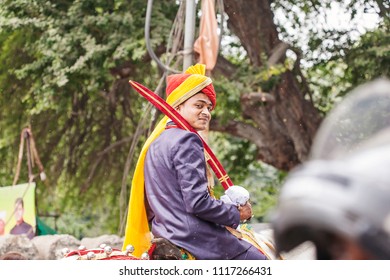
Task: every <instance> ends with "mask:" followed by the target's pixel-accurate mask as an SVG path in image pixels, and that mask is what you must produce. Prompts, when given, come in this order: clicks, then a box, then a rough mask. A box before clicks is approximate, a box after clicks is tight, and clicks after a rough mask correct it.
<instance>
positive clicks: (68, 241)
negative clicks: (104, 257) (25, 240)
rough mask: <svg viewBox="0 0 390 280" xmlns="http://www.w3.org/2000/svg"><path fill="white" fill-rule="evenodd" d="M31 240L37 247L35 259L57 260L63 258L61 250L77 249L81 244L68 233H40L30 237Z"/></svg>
mask: <svg viewBox="0 0 390 280" xmlns="http://www.w3.org/2000/svg"><path fill="white" fill-rule="evenodd" d="M32 242H33V243H34V244H35V246H36V247H37V248H38V251H39V254H38V257H37V259H40V260H58V259H62V258H63V253H62V250H63V249H64V248H68V249H69V250H71V251H72V250H77V249H78V248H79V246H80V245H81V243H80V240H78V239H76V238H75V237H74V236H71V235H68V234H55V235H41V236H36V237H34V238H33V239H32Z"/></svg>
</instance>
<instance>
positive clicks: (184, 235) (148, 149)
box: [124, 64, 266, 260]
mask: <svg viewBox="0 0 390 280" xmlns="http://www.w3.org/2000/svg"><path fill="white" fill-rule="evenodd" d="M204 74H205V66H204V65H201V64H197V65H195V66H192V67H190V68H189V69H188V70H187V71H186V72H185V73H184V74H176V75H171V76H169V77H168V82H167V89H166V92H167V96H168V97H167V102H168V103H169V104H170V105H171V106H172V107H173V108H175V110H177V111H178V112H179V113H180V114H181V115H182V117H183V118H184V119H185V120H186V121H187V122H188V123H189V124H190V125H191V126H192V127H193V128H194V129H195V130H197V131H198V132H201V131H204V130H206V129H207V127H208V124H209V122H210V119H211V114H210V112H211V110H212V109H214V107H215V104H216V94H215V91H214V87H213V85H212V81H211V79H210V78H208V77H206V76H205V75H204ZM144 187H145V189H144ZM144 190H145V192H144ZM144 194H146V196H145V197H144ZM144 202H145V204H146V205H143V204H144ZM146 209H147V210H146ZM251 215H252V209H251V205H250V203H247V204H245V205H243V206H239V207H237V206H236V205H234V204H229V203H224V202H223V201H221V200H217V199H215V198H213V196H212V194H211V191H210V186H209V184H208V180H207V171H206V160H205V154H204V147H203V144H202V141H201V139H200V138H199V136H198V135H196V134H195V133H192V132H189V131H186V130H182V129H180V128H178V127H177V126H176V125H175V124H174V123H173V122H172V121H169V120H168V119H167V118H166V117H165V118H164V119H163V120H162V121H161V122H160V123H159V124H158V126H157V127H156V129H155V130H154V131H153V133H152V135H151V136H150V137H149V139H148V140H147V141H146V144H145V146H144V148H143V150H142V152H141V156H140V159H139V160H138V163H137V167H136V171H135V174H134V177H133V183H132V193H131V197H130V207H129V214H128V221H127V228H126V236H125V242H124V247H126V246H127V245H129V244H132V245H134V247H135V250H136V251H135V254H136V255H137V254H140V253H143V252H144V251H145V250H147V249H148V247H149V246H150V236H149V234H148V231H149V229H148V226H147V222H150V223H151V226H152V234H153V236H154V237H161V238H165V239H167V240H169V241H170V242H171V243H173V244H174V245H176V246H178V247H179V248H182V249H184V250H186V251H187V252H189V253H190V254H191V255H193V256H194V257H195V258H196V259H262V260H263V259H266V258H265V256H264V255H263V254H262V253H261V252H260V251H259V250H258V249H257V248H255V247H254V246H253V245H251V244H250V243H248V242H246V241H244V240H242V239H239V238H238V237H236V236H235V235H233V234H232V233H231V231H234V229H235V228H237V226H238V225H239V223H240V221H243V220H246V219H248V218H250V217H251ZM146 216H147V217H148V220H146ZM140 217H142V218H140ZM229 228H230V229H231V228H232V229H233V230H229ZM140 240H141V241H140ZM137 247H138V248H137ZM137 250H138V251H137Z"/></svg>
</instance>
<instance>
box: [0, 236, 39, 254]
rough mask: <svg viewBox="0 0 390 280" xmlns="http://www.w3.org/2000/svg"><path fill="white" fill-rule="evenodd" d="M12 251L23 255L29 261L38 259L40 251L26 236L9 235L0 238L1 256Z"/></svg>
mask: <svg viewBox="0 0 390 280" xmlns="http://www.w3.org/2000/svg"><path fill="white" fill-rule="evenodd" d="M11 251H15V252H19V253H21V254H22V255H23V256H25V257H26V258H27V259H29V260H37V259H38V249H37V247H36V246H35V244H34V243H33V242H32V240H30V239H28V237H27V236H26V235H12V234H8V235H5V236H1V237H0V255H3V254H5V253H7V252H11Z"/></svg>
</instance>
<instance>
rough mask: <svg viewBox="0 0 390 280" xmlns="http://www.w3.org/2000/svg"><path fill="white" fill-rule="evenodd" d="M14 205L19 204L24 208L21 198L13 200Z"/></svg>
mask: <svg viewBox="0 0 390 280" xmlns="http://www.w3.org/2000/svg"><path fill="white" fill-rule="evenodd" d="M16 204H20V205H22V207H24V202H23V198H21V197H18V198H17V199H16V200H15V205H16Z"/></svg>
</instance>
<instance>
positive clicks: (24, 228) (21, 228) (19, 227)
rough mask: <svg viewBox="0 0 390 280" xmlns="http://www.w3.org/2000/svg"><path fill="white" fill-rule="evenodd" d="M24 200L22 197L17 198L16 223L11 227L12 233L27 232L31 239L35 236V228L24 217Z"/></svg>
mask: <svg viewBox="0 0 390 280" xmlns="http://www.w3.org/2000/svg"><path fill="white" fill-rule="evenodd" d="M23 215H24V202H23V199H22V198H21V197H19V198H17V199H16V200H15V210H14V217H15V221H16V225H15V226H14V227H13V228H12V229H11V231H10V233H11V234H26V235H27V237H28V238H29V239H32V238H33V237H34V236H35V233H34V228H33V227H32V226H31V225H30V224H28V223H26V222H25V221H24V219H23Z"/></svg>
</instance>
